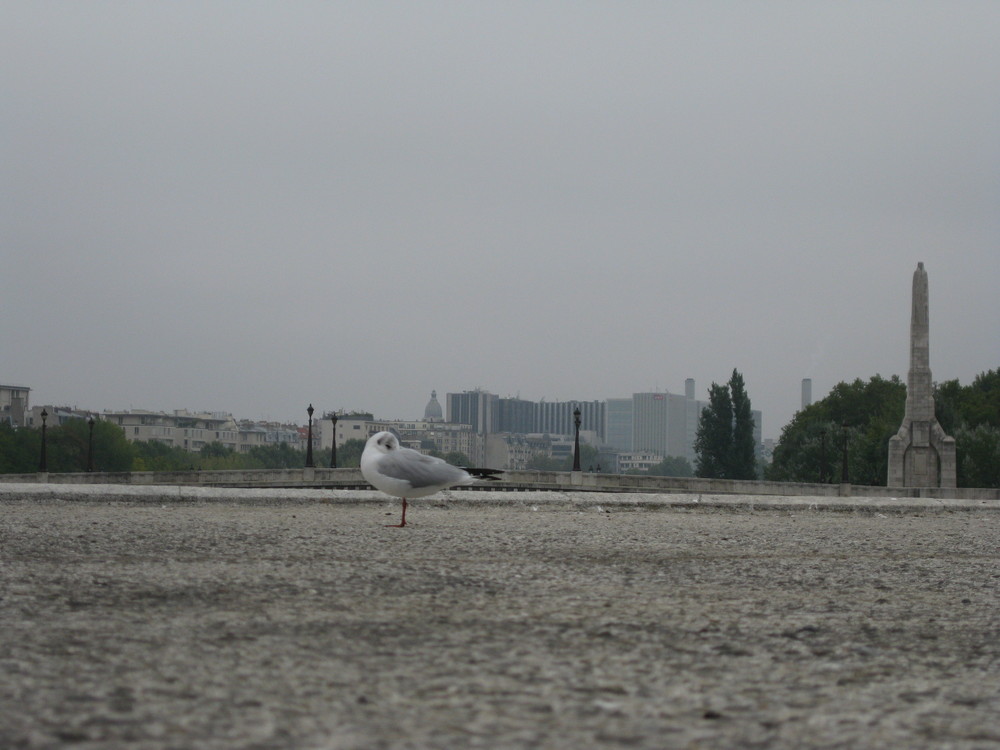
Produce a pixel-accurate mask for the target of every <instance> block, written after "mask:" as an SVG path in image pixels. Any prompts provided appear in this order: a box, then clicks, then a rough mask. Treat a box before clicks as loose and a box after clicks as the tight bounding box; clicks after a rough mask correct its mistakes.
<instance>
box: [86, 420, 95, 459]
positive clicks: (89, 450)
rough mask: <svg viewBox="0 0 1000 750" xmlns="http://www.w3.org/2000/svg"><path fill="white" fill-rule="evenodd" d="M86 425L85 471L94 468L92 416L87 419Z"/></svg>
mask: <svg viewBox="0 0 1000 750" xmlns="http://www.w3.org/2000/svg"><path fill="white" fill-rule="evenodd" d="M87 427H88V428H90V437H89V438H87V471H93V470H94V416H93V415H91V416H90V419H88V420H87Z"/></svg>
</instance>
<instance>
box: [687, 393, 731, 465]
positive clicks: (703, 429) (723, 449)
mask: <svg viewBox="0 0 1000 750" xmlns="http://www.w3.org/2000/svg"><path fill="white" fill-rule="evenodd" d="M732 448H733V401H732V398H731V397H730V395H729V386H728V385H719V384H718V383H712V385H711V386H710V387H709V389H708V406H706V407H705V408H704V409H702V411H701V420H700V421H699V422H698V431H697V433H696V434H695V440H694V452H695V471H696V473H697V475H698V476H699V477H716V478H721V477H725V476H726V469H727V468H728V466H729V454H730V452H731V451H732Z"/></svg>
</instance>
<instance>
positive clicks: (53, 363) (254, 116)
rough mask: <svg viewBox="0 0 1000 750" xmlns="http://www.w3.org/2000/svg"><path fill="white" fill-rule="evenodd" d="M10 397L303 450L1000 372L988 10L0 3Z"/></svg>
mask: <svg viewBox="0 0 1000 750" xmlns="http://www.w3.org/2000/svg"><path fill="white" fill-rule="evenodd" d="M0 9H2V15H3V23H2V24H0V87H2V89H0V107H2V117H0V155H2V164H0V173H2V177H0V180H2V186H0V191H2V192H0V195H2V202H3V203H2V217H0V240H2V252H3V262H2V268H0V299H2V303H3V324H2V325H0V381H3V382H4V383H7V384H10V383H13V384H19V385H27V386H30V387H31V388H32V389H33V391H32V401H33V403H36V404H38V403H46V404H48V403H55V404H68V405H78V406H80V407H82V408H92V409H100V410H103V409H122V408H129V407H132V408H144V409H153V410H168V411H169V410H172V409H175V408H190V409H198V410H202V409H203V410H211V411H230V412H232V413H233V414H234V415H235V416H237V417H248V418H270V419H288V420H295V421H298V422H303V421H304V420H305V407H306V405H307V404H308V403H310V402H312V403H313V405H314V406H315V407H316V408H317V409H319V410H321V411H324V410H328V409H334V408H337V409H339V408H347V409H363V410H371V411H373V412H375V414H376V415H377V416H380V417H384V418H416V417H419V416H421V415H422V414H423V408H424V405H425V404H426V402H427V400H428V398H429V395H430V391H431V389H437V391H438V393H439V396H441V397H442V400H443V394H444V393H446V392H448V391H461V390H467V389H471V388H475V387H477V386H478V387H482V388H484V389H487V390H490V391H493V392H494V393H498V394H500V395H502V396H506V395H515V394H520V396H521V397H522V398H528V399H533V400H536V399H540V398H543V397H544V398H545V399H547V400H570V399H587V400H589V399H604V398H608V397H622V396H628V395H630V394H632V393H633V392H639V391H647V390H663V389H665V390H669V391H672V392H681V393H683V388H684V379H685V378H687V377H693V378H695V379H696V381H697V389H698V394H699V397H700V398H705V396H706V392H707V389H708V386H709V385H710V384H711V382H712V381H717V382H724V381H725V380H727V379H728V378H729V375H730V373H731V371H732V369H733V368H734V367H735V368H737V369H739V370H740V371H741V372H742V373H743V375H744V377H745V379H746V383H747V389H748V392H749V394H750V397H751V400H752V402H753V406H754V408H756V409H760V410H762V411H763V413H764V435H765V437H768V436H770V437H777V436H778V434H779V433H780V430H781V428H782V426H784V425H785V424H786V423H787V422H788V421H789V420H790V419H791V417H792V416H793V414H794V412H795V411H796V410H797V409H798V408H799V398H800V382H801V379H802V378H803V377H812V378H813V393H814V397H815V398H817V399H818V398H821V397H823V396H824V395H825V394H826V393H828V392H829V389H830V388H831V387H833V386H834V385H835V384H836V383H838V382H840V381H842V380H853V379H854V378H858V377H860V378H863V379H866V380H867V379H868V378H869V377H870V376H872V375H874V374H876V373H880V374H882V375H883V376H889V375H892V374H898V375H900V376H901V377H903V378H904V379H905V377H906V371H907V367H908V340H909V339H908V336H909V310H910V283H911V277H912V273H913V270H914V269H915V268H916V265H917V262H918V261H923V262H924V263H925V264H926V267H927V271H928V274H929V279H930V295H931V299H930V310H931V368H932V371H933V374H934V377H935V380H938V381H941V380H949V379H953V378H958V379H959V380H961V381H962V382H963V383H968V382H970V381H971V380H972V378H973V377H974V376H975V375H976V374H978V373H980V372H982V371H984V370H988V369H993V368H996V367H998V366H1000V314H998V312H1000V303H998V290H1000V44H998V43H997V40H998V39H1000V3H997V2H993V1H992V0H991V1H990V2H961V1H959V2H953V1H950V0H949V1H947V2H945V1H942V2H918V1H909V2H877V1H876V2H822V3H820V2H815V3H811V2H803V1H801V0H796V1H795V2H780V1H777V0H767V2H735V1H733V2H711V1H707V2H706V1H703V0H699V1H698V2H610V1H609V2H586V1H577V2H516V1H513V2H508V1H505V2H493V3H487V2H416V3H403V2H399V3H397V2H392V3H390V2H378V1H377V0H375V1H373V0H364V1H363V2H323V3H318V2H316V3H313V2H296V3H286V2H204V1H202V0H199V1H197V2H183V1H180V2H178V1H176V0H172V1H171V2H118V3H103V2H85V3H62V2H44V1H43V0H34V1H33V2H20V1H10V0H0Z"/></svg>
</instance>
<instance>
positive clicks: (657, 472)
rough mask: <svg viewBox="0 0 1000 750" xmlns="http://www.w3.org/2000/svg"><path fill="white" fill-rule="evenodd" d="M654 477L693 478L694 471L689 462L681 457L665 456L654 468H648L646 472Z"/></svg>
mask: <svg viewBox="0 0 1000 750" xmlns="http://www.w3.org/2000/svg"><path fill="white" fill-rule="evenodd" d="M641 473H645V474H648V475H649V476H654V477H693V476H694V469H693V468H691V462H690V461H688V460H687V459H686V458H684V457H683V456H667V457H666V458H665V459H663V460H662V461H660V463H658V464H656V465H655V466H650V467H649V470H648V471H646V472H641Z"/></svg>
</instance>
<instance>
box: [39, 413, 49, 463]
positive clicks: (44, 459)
mask: <svg viewBox="0 0 1000 750" xmlns="http://www.w3.org/2000/svg"><path fill="white" fill-rule="evenodd" d="M48 418H49V413H48V412H47V411H45V408H44V407H43V408H42V455H41V458H39V459H38V470H39V471H48V470H49V457H48V456H47V455H46V445H45V443H46V440H47V436H46V433H45V420H46V419H48Z"/></svg>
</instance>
